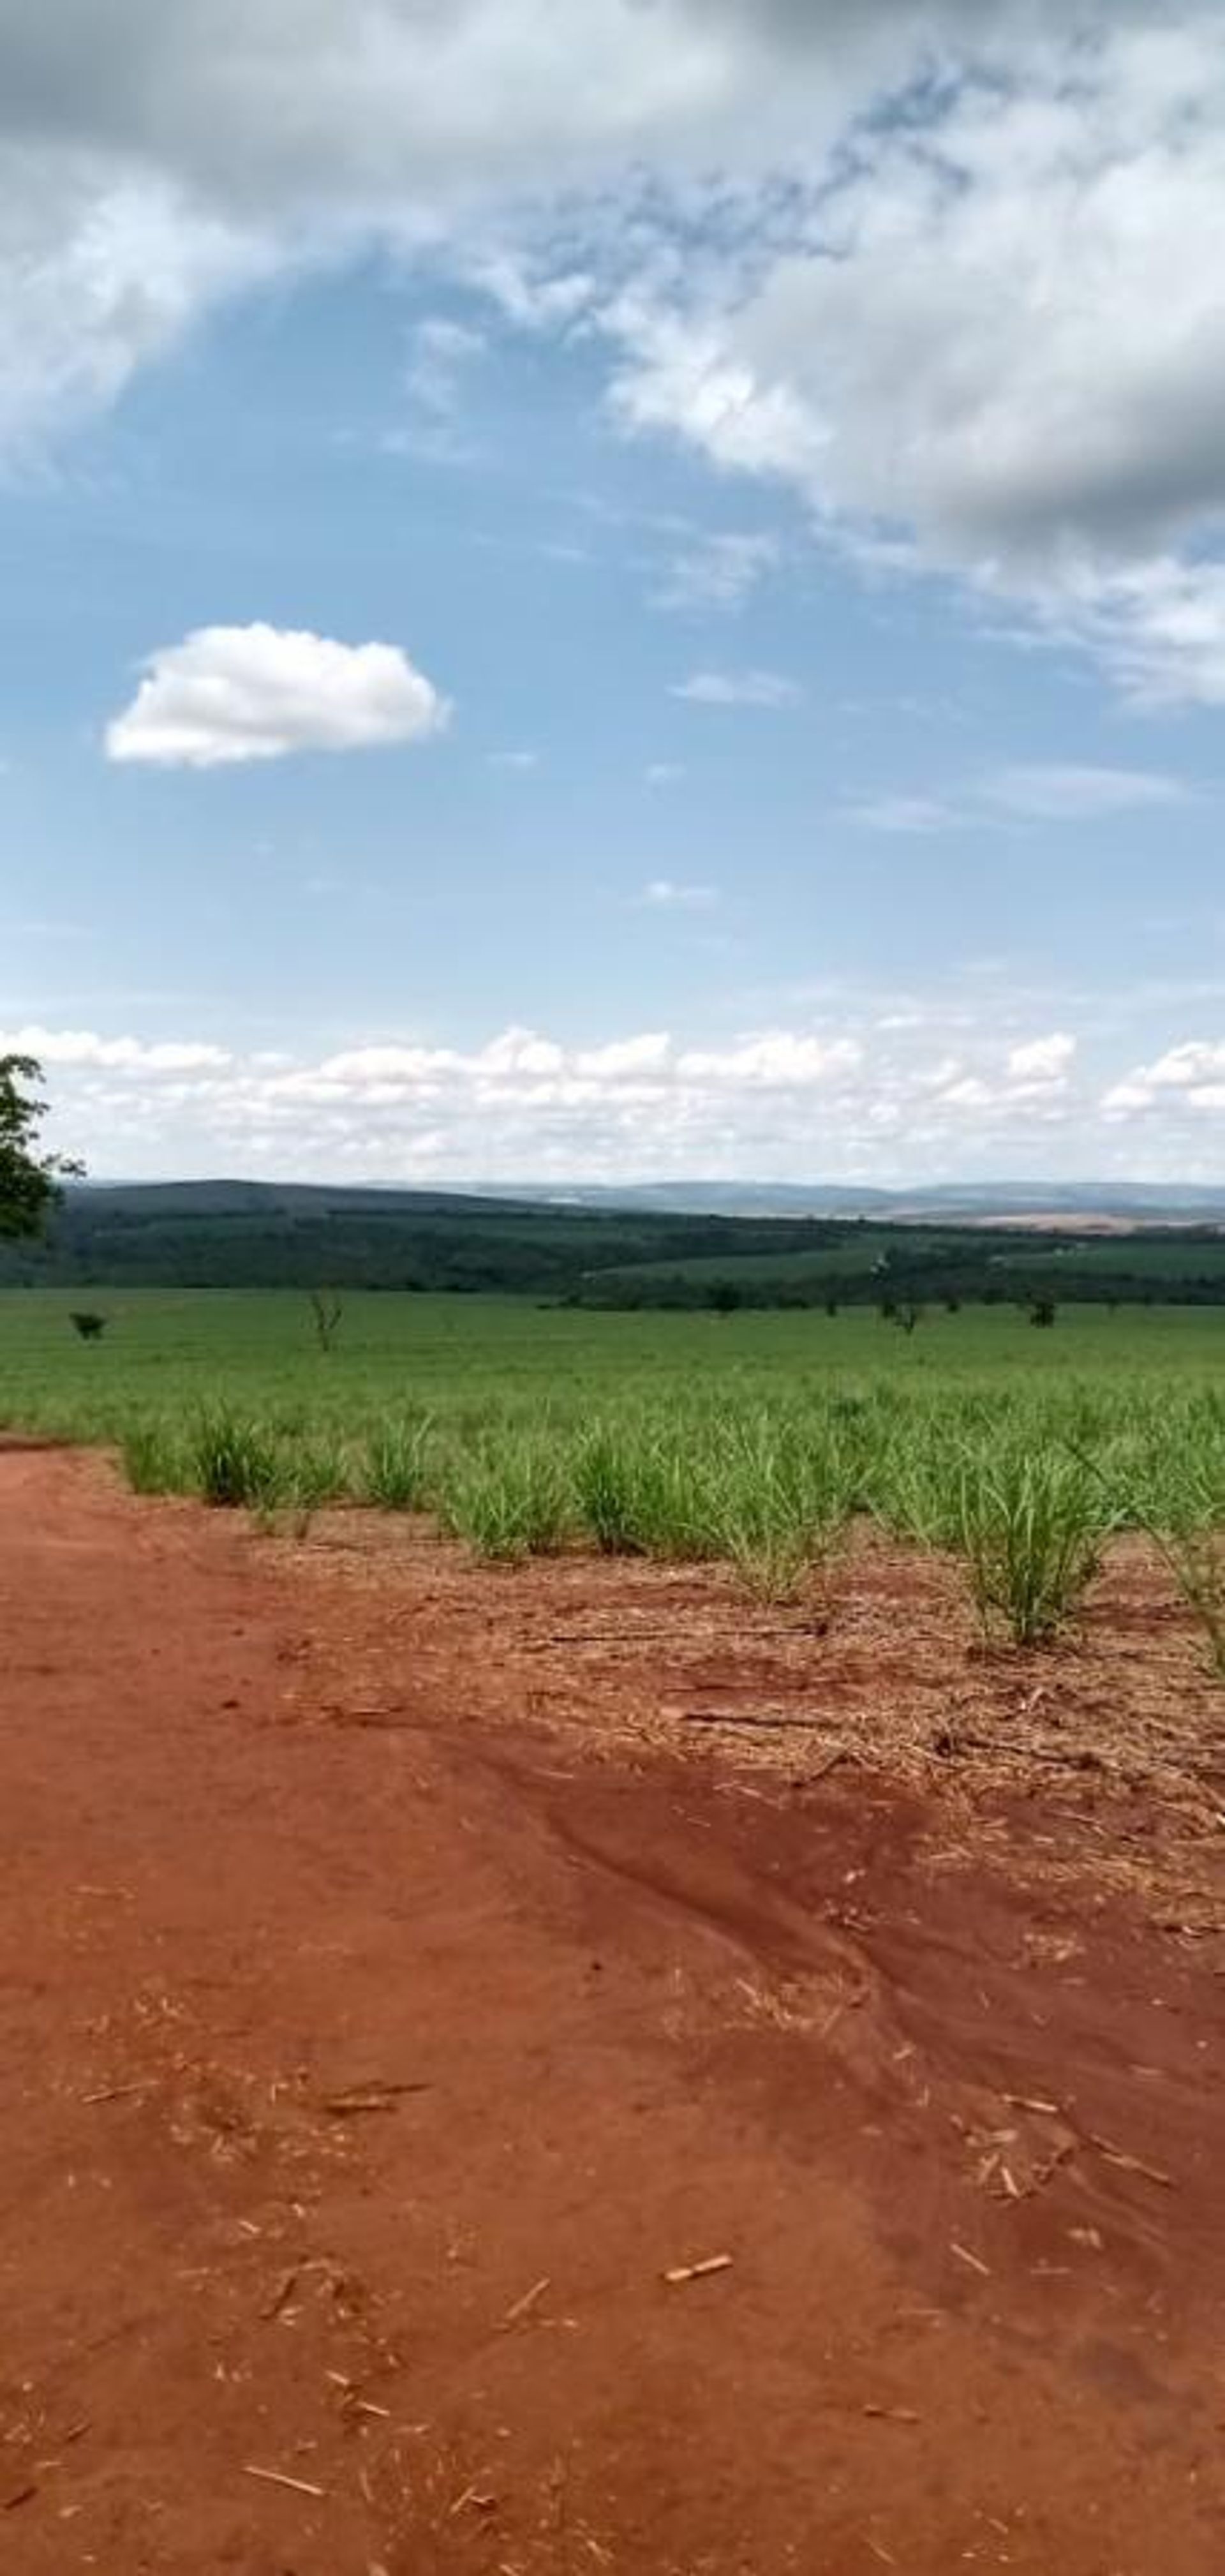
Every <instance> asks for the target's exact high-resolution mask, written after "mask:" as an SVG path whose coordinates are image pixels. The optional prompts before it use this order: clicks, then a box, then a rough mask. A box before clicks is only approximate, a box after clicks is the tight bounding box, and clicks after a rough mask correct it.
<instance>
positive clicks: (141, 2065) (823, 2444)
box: [0, 1452, 1225, 2576]
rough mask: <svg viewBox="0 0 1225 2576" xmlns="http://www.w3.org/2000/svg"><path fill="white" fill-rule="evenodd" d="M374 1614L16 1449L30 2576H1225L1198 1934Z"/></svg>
mask: <svg viewBox="0 0 1225 2576" xmlns="http://www.w3.org/2000/svg"><path fill="white" fill-rule="evenodd" d="M472 1580H473V1585H474V1587H475V1586H478V1585H479V1583H480V1581H481V1578H479V1577H477V1576H474V1577H473V1578H472ZM361 1610H362V1603H361V1600H360V1598H356V1599H355V1593H354V1588H353V1587H352V1586H351V1585H349V1586H346V1585H345V1584H344V1583H342V1582H340V1581H338V1580H337V1578H336V1577H335V1575H334V1574H331V1575H330V1574H329V1572H328V1569H327V1567H326V1565H322V1566H321V1567H320V1568H319V1570H318V1572H317V1573H316V1574H314V1575H311V1574H310V1573H309V1572H307V1573H306V1574H305V1575H304V1573H303V1569H302V1567H301V1565H300V1564H299V1565H297V1566H294V1567H291V1566H290V1565H289V1564H288V1563H287V1562H286V1561H284V1560H283V1559H282V1557H281V1556H280V1554H279V1553H278V1550H277V1549H276V1548H275V1547H274V1546H270V1545H268V1543H267V1542H260V1541H258V1540H257V1539H255V1538H253V1537H252V1536H251V1535H250V1534H249V1533H247V1532H246V1531H245V1530H243V1529H241V1528H239V1527H237V1526H235V1525H234V1524H232V1523H230V1522H228V1521H225V1520H223V1519H220V1518H209V1517H207V1516H205V1515H203V1514H199V1513H196V1512H194V1511H188V1510H182V1509H177V1508H172V1507H167V1508H162V1507H157V1506H151V1505H148V1504H140V1503H137V1502H135V1501H133V1500H132V1499H130V1498H128V1497H127V1496H124V1495H122V1494H120V1493H119V1492H118V1490H117V1488H116V1487H115V1485H114V1484H113V1482H112V1480H111V1478H110V1476H109V1473H108V1471H107V1470H106V1468H105V1467H104V1466H103V1465H102V1464H101V1463H100V1462H98V1461H95V1460H91V1459H81V1458H76V1457H72V1456H68V1455H55V1454H49V1453H42V1454H39V1453H34V1452H31V1453H26V1454H22V1453H15V1452H8V1453H6V1454H0V1622H2V1632H0V1633H2V1635H3V1674H2V1679H0V1833H2V1835H3V1870H2V1872H0V2043H2V2045H0V2319H2V2321H3V2340H2V2344H0V2566H2V2567H3V2568H4V2570H5V2571H6V2576H9V2571H11V2576H71V2571H75V2570H77V2569H79V2568H96V2569H99V2570H100V2571H103V2576H144V2571H154V2570H156V2571H159V2576H162V2571H176V2576H187V2571H191V2572H192V2576H213V2571H218V2570H233V2571H240V2576H430V2571H433V2570H452V2569H455V2570H464V2569H471V2570H473V2571H475V2576H540V2571H559V2572H560V2571H564V2576H579V2571H581V2572H582V2576H599V2571H601V2570H605V2569H607V2570H612V2571H618V2570H633V2571H647V2570H650V2571H658V2576H784V2571H790V2570H795V2571H798V2576H873V2571H874V2570H876V2569H878V2568H882V2567H883V2568H896V2569H899V2570H902V2571H907V2576H954V2571H956V2570H958V2569H960V2568H962V2567H971V2568H974V2567H977V2568H980V2569H995V2568H1012V2569H1014V2570H1022V2571H1028V2576H1209V2571H1216V2570H1219V2568H1220V2567H1221V2566H1222V2565H1223V2564H1225V2474H1223V2470H1222V2430H1223V2428H1225V2347H1223V2345H1222V2340H1221V2334H1220V2320H1221V2297H1222V2292H1223V2290H1225V2225H1223V2221H1225V2155H1223V2153H1222V2149H1223V2147H1225V2116H1223V2108H1222V2090H1221V2064H1220V2053H1219V2052H1220V2039H1221V2029H1222V2019H1223V2013H1225V1976H1223V1975H1222V1973H1221V1972H1222V1969H1223V1968H1225V1957H1223V1956H1222V1951H1221V1945H1220V1943H1219V1941H1213V1940H1212V1939H1211V1938H1209V1937H1201V1938H1198V1939H1197V1940H1195V1941H1194V1942H1192V1941H1188V1940H1185V1939H1182V1938H1180V1937H1179V1936H1178V1935H1177V1934H1176V1933H1170V1932H1163V1931H1162V1930H1161V1929H1160V1928H1158V1927H1157V1926H1155V1925H1154V1924H1152V1923H1151V1922H1148V1921H1146V1920H1145V1919H1144V1917H1143V1916H1142V1914H1141V1913H1140V1912H1139V1910H1138V1909H1129V1908H1128V1906H1127V1905H1125V1904H1124V1903H1123V1902H1122V1900H1120V1899H1116V1898H1113V1897H1111V1898H1109V1899H1108V1898H1107V1897H1106V1896H1105V1895H1104V1894H1103V1893H1102V1892H1101V1889H1100V1886H1098V1885H1096V1884H1095V1882H1093V1881H1091V1880H1089V1879H1087V1878H1086V1879H1085V1880H1084V1881H1083V1882H1078V1881H1077V1879H1076V1878H1075V1877H1074V1876H1073V1875H1072V1874H1071V1873H1070V1872H1069V1871H1066V1870H1065V1871H1057V1872H1056V1873H1055V1875H1054V1876H1053V1877H1052V1880H1051V1883H1050V1885H1049V1887H1047V1888H1045V1889H1042V1890H1038V1891H1035V1888H1034V1886H1033V1884H1032V1883H1031V1884H1030V1885H1029V1886H1028V1887H1025V1886H1023V1885H1022V1884H1021V1883H1020V1881H1019V1879H1018V1878H1017V1877H1016V1876H1015V1875H1013V1874H1011V1873H1010V1871H1009V1868H1008V1866H1007V1853H1006V1850H1005V1849H1004V1848H1003V1845H1004V1843H1005V1841H1006V1837H1005V1835H1004V1834H1003V1833H1002V1831H1001V1829H1000V1815H999V1814H997V1815H996V1817H995V1820H994V1821H995V1826H996V1830H995V1832H994V1835H993V1836H992V1837H991V1838H990V1856H989V1854H988V1850H987V1847H986V1845H984V1848H983V1851H982V1853H981V1854H980V1856H979V1857H978V1858H977V1859H974V1858H972V1857H967V1856H966V1853H965V1851H964V1848H958V1849H952V1848H951V1847H948V1846H949V1841H950V1838H949V1836H948V1834H947V1831H946V1829H945V1827H944V1825H943V1824H942V1820H941V1818H940V1816H939V1815H938V1814H937V1815H933V1813H932V1811H931V1802H930V1801H929V1803H928V1806H927V1807H926V1808H924V1807H923V1806H922V1805H921V1804H920V1802H919V1800H918V1798H917V1797H916V1795H915V1794H914V1793H913V1792H911V1793H908V1794H906V1795H903V1794H902V1793H901V1792H900V1791H895V1790H891V1789H890V1788H889V1787H888V1785H887V1783H885V1782H883V1781H881V1780H879V1779H874V1780H869V1781H867V1782H865V1781H864V1780H863V1779H862V1778H860V1777H855V1776H851V1775H849V1774H848V1773H847V1772H846V1771H845V1770H843V1771H839V1772H838V1773H835V1774H834V1775H832V1776H830V1777H827V1778H825V1779H817V1778H814V1779H813V1780H812V1781H811V1783H810V1785H809V1786H808V1787H807V1788H806V1789H804V1790H802V1791H798V1792H794V1793H791V1794H788V1793H786V1792H783V1791H780V1794H779V1795H778V1796H777V1797H774V1796H772V1795H771V1794H770V1793H769V1790H768V1787H766V1788H763V1785H762V1781H761V1775H760V1774H754V1775H753V1780H752V1781H751V1782H750V1781H748V1780H741V1779H738V1778H737V1776H736V1775H735V1774H734V1773H729V1772H728V1771H726V1770H724V1769H722V1768H720V1767H719V1765H718V1764H716V1763H711V1762H708V1761H706V1760H703V1761H701V1762H699V1763H690V1764H688V1765H683V1764H681V1763H679V1762H675V1761H669V1760H666V1759H663V1758H652V1757H649V1756H646V1757H644V1756H642V1755H641V1754H640V1755H639V1757H638V1758H637V1759H636V1760H632V1759H630V1758H629V1756H628V1755H627V1756H623V1757H621V1758H610V1752H609V1745H608V1743H607V1741H605V1742H604V1743H603V1746H602V1748H601V1749H602V1758H601V1759H598V1760H597V1759H596V1758H595V1757H594V1755H588V1754H586V1753H585V1752H584V1751H583V1750H582V1748H581V1746H580V1747H579V1748H578V1749H576V1745H575V1740H574V1737H573V1736H572V1735H562V1736H550V1735H548V1734H546V1733H543V1732H541V1731H539V1730H538V1731H536V1732H535V1733H533V1732H531V1731H530V1730H528V1729H527V1728H526V1726H523V1725H520V1724H519V1723H517V1717H516V1711H515V1709H514V1708H513V1706H512V1707H510V1708H509V1709H508V1710H507V1711H506V1712H505V1720H506V1722H505V1723H503V1724H502V1725H500V1726H498V1727H490V1726H488V1725H486V1724H484V1723H481V1724H475V1723H471V1722H467V1723H465V1722H464V1721H465V1719H469V1718H470V1714H471V1713H470V1711H468V1710H466V1709H465V1708H464V1706H463V1705H462V1688H463V1680H462V1666H461V1667H459V1668H458V1678H457V1680H456V1683H455V1686H454V1688H452V1689H450V1690H448V1687H447V1684H446V1667H445V1655H444V1652H443V1643H444V1641H443V1640H442V1639H441V1637H440V1635H439V1634H438V1633H435V1634H433V1635H432V1636H430V1637H429V1638H428V1639H424V1638H423V1655H424V1658H425V1669H426V1670H427V1671H428V1692H427V1693H426V1692H418V1693H416V1694H412V1693H410V1694H409V1697H410V1700H411V1703H412V1704H411V1709H410V1712H409V1714H407V1715H403V1716H402V1717H401V1718H400V1719H399V1720H398V1721H397V1722H394V1723H387V1724H380V1723H376V1722H362V1723H352V1722H350V1723H349V1724H346V1725H342V1724H338V1723H337V1722H336V1720H335V1715H334V1712H335V1710H336V1708H337V1706H338V1705H339V1704H340V1703H341V1702H343V1700H344V1694H345V1690H346V1687H347V1686H349V1685H350V1684H351V1677H352V1673H353V1668H354V1650H353V1636H354V1623H355V1618H359V1617H360V1615H361ZM425 1616H426V1613H425V1612H424V1611H423V1613H422V1619H423V1622H424V1619H425ZM388 1651H390V1650H388ZM398 1654H399V1657H400V1662H399V1667H398V1670H397V1671H396V1672H389V1673H388V1674H387V1676H386V1678H387V1682H388V1691H389V1698H388V1705H391V1699H392V1697H393V1696H394V1690H393V1686H394V1685H395V1684H396V1683H397V1682H398V1683H400V1684H403V1682H404V1679H405V1673H406V1670H410V1669H411V1661H412V1655H413V1635H412V1630H411V1624H410V1625H409V1626H408V1627H407V1628H406V1629H402V1630H401V1632H400V1636H399V1645H398ZM362 1674H363V1692H364V1693H365V1694H368V1693H369V1691H370V1688H371V1673H370V1658H369V1655H367V1656H366V1659H365V1661H364V1663H363V1667H362ZM490 1687H491V1680H490V1674H489V1673H488V1672H487V1673H486V1675H485V1681H484V1693H485V1695H486V1696H487V1694H488V1691H489V1689H490ZM402 1697H403V1695H402V1693H401V1703H397V1704H402ZM423 1697H424V1698H425V1699H426V1701H427V1704H426V1705H425V1706H420V1705H419V1701H420V1700H421V1699H422V1698H423ZM366 1704H367V1703H366V1702H365V1701H364V1702H363V1707H365V1706H366ZM329 1712H333V1714H331V1715H329ZM354 1714H357V1715H359V1716H360V1715H361V1714H362V1712H360V1711H359V1712H354V1711H353V1710H352V1708H350V1716H351V1717H352V1716H353V1715H354ZM1044 1794H1045V1793H1044ZM1050 1796H1051V1799H1052V1801H1053V1800H1054V1798H1055V1791H1054V1790H1053V1789H1052V1791H1051V1793H1050ZM1001 1812H1002V1811H1001ZM1015 1831H1016V1832H1017V1834H1018V1835H1019V1834H1022V1833H1023V1834H1024V1835H1025V1836H1026V1838H1027V1841H1028V1842H1029V1844H1031V1845H1032V1843H1033V1839H1034V1837H1035V1836H1036V1835H1037V1834H1038V1833H1039V1832H1040V1831H1048V1832H1049V1833H1050V1834H1051V1836H1052V1843H1051V1846H1050V1848H1051V1849H1052V1850H1053V1851H1055V1852H1056V1853H1057V1852H1058V1849H1059V1847H1060V1843H1061V1838H1063V1840H1065V1841H1066V1839H1067V1836H1068V1834H1069V1832H1070V1831H1071V1827H1070V1825H1069V1824H1068V1823H1067V1821H1066V1819H1065V1818H1064V1816H1063V1814H1062V1811H1061V1810H1060V1809H1059V1808H1058V1807H1057V1806H1056V1805H1054V1804H1052V1806H1051V1811H1050V1813H1049V1815H1047V1814H1046V1813H1045V1812H1044V1811H1043V1810H1042V1809H1040V1808H1039V1807H1036V1806H1035V1805H1033V1804H1031V1805H1029V1806H1028V1807H1027V1808H1026V1809H1025V1811H1024V1814H1023V1817H1022V1818H1021V1820H1020V1821H1019V1822H1018V1823H1017V1825H1016V1826H1015ZM942 1838H943V1839H942ZM1199 1929H1200V1930H1201V1932H1202V1931H1203V1927H1202V1926H1201V1927H1199ZM715 2256H729V2257H730V2258H731V2260H730V2263H729V2264H727V2265H726V2266H725V2267H724V2268H723V2269H721V2270H719V2271H717V2272H712V2273H710V2274H709V2275H707V2276H706V2277H702V2278H698V2279H693V2280H688V2281H685V2282H679V2283H674V2284H669V2283H668V2282H667V2281H666V2280H665V2279H664V2277H663V2276H664V2275H665V2274H666V2273H667V2272H668V2271H669V2270H671V2269H674V2268H676V2267H679V2266H684V2265H694V2264H699V2263H701V2262H702V2261H703V2260H705V2259H707V2258H711V2257H715ZM256 2473H258V2474H256ZM295 2482H296V2483H295Z"/></svg>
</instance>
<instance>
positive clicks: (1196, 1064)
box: [1102, 1038, 1225, 1119]
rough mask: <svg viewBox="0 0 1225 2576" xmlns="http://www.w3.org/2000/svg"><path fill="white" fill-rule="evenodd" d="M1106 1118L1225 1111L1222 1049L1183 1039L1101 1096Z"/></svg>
mask: <svg viewBox="0 0 1225 2576" xmlns="http://www.w3.org/2000/svg"><path fill="white" fill-rule="evenodd" d="M1102 1107H1103V1109H1104V1111H1105V1113H1106V1116H1107V1117H1108V1118H1114V1119H1122V1118H1131V1117H1137V1116H1139V1117H1143V1116H1145V1115H1147V1114H1148V1113H1150V1112H1151V1111H1154V1110H1161V1111H1164V1112H1169V1111H1170V1110H1174V1111H1177V1110H1179V1109H1181V1108H1186V1109H1188V1110H1190V1111H1191V1113H1192V1114H1193V1115H1194V1114H1195V1113H1198V1114H1199V1115H1201V1116H1203V1115H1205V1114H1214V1115H1215V1114H1216V1113H1218V1112H1219V1111H1220V1110H1222V1109H1225V1045H1222V1044H1219V1043H1217V1044H1214V1043H1212V1042H1211V1041H1208V1040H1205V1039H1202V1038H1188V1039H1185V1040H1184V1042H1183V1043H1182V1045H1181V1046H1175V1047H1170V1048H1169V1049H1168V1050H1167V1052H1166V1054H1165V1055H1161V1056H1158V1057H1157V1058H1156V1059H1155V1061H1154V1062H1153V1063H1152V1064H1146V1065H1139V1066H1137V1068H1136V1070H1135V1072H1134V1073H1131V1074H1128V1076H1127V1077H1126V1079H1125V1080H1124V1081H1122V1082H1116V1083H1113V1084H1112V1085H1111V1087H1110V1089H1109V1090H1108V1091H1107V1092H1106V1093H1105V1094H1104V1096H1103V1100H1102Z"/></svg>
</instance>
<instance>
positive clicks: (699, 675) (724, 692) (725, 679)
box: [672, 671, 804, 707]
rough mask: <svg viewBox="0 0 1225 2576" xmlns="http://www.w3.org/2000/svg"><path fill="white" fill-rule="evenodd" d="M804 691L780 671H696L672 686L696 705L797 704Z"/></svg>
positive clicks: (680, 695)
mask: <svg viewBox="0 0 1225 2576" xmlns="http://www.w3.org/2000/svg"><path fill="white" fill-rule="evenodd" d="M803 694H804V693H803V690H802V689H800V688H799V687H798V686H797V684H796V682H795V681H794V680H787V679H784V678H783V676H782V674H781V672H778V671H694V672H693V673H692V674H691V676H690V677H689V678H688V679H687V680H678V681H677V682H676V683H675V684H674V686H673V689H672V696H673V697H674V698H686V699H688V701H689V703H690V705H691V706H695V707H794V706H798V705H799V703H800V700H801V698H802V696H803Z"/></svg>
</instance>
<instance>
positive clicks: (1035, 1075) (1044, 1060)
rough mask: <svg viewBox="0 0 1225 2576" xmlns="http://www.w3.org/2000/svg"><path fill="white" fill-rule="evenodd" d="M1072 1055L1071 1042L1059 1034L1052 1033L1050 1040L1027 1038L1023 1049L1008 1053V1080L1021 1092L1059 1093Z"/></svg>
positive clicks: (1070, 1039) (1071, 1039) (1066, 1076)
mask: <svg viewBox="0 0 1225 2576" xmlns="http://www.w3.org/2000/svg"><path fill="white" fill-rule="evenodd" d="M1075 1054H1076V1040H1075V1038H1070V1037H1068V1036H1066V1035H1065V1034H1064V1032H1063V1031H1061V1030H1055V1031H1053V1032H1052V1034H1051V1036H1050V1037H1046V1038H1029V1039H1027V1040H1026V1042H1025V1044H1024V1046H1016V1047H1012V1048H1011V1049H1010V1050H1009V1055H1008V1077H1009V1080H1010V1081H1011V1082H1012V1083H1013V1084H1014V1085H1016V1086H1018V1087H1019V1088H1020V1089H1021V1090H1022V1091H1023V1092H1028V1091H1029V1090H1031V1089H1033V1090H1035V1091H1049V1090H1053V1089H1056V1088H1058V1089H1063V1088H1064V1087H1065V1086H1066V1084H1067V1079H1068V1075H1069V1072H1070V1070H1071V1067H1072V1062H1073V1059H1074V1057H1075Z"/></svg>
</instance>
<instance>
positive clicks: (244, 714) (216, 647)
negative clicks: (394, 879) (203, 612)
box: [106, 625, 448, 769]
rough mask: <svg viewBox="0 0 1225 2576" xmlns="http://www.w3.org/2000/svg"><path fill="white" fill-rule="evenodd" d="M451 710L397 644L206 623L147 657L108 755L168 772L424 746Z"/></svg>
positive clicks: (112, 729) (111, 733)
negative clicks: (293, 755) (302, 754)
mask: <svg viewBox="0 0 1225 2576" xmlns="http://www.w3.org/2000/svg"><path fill="white" fill-rule="evenodd" d="M447 715H448V709H447V705H446V701H445V699H443V698H441V697H440V696H439V694H438V691H437V689H435V687H434V686H433V683H432V682H431V681H429V680H427V679H426V678H425V677H424V676H423V674H422V673H421V672H420V671H417V670H414V668H413V665H412V663H411V662H410V661H409V660H408V657H407V655H406V654H404V653H402V652H401V651H400V648H399V646H398V645H395V644H337V643H334V642H333V641H332V640H331V638H330V637H328V636H325V635H311V634H307V633H296V632H293V631H286V630H284V629H282V628H280V627H276V626H264V625H255V626H202V627H199V628H197V630H196V632H195V633H194V634H193V635H188V636H187V637H185V639H184V641H183V642H182V643H181V644H173V645H170V646H168V647H167V648H166V649H165V650H163V651H161V652H158V653H154V654H152V655H151V656H150V659H149V661H148V663H147V665H146V669H145V676H144V678H143V679H142V681H141V683H140V686H139V688H138V690H137V692H136V695H135V697H134V699H133V700H132V704H131V706H130V707H127V708H126V709H125V710H124V712H123V714H122V715H119V716H116V717H115V719H114V721H113V723H111V724H110V725H108V727H107V732H106V752H107V758H108V759H109V760H116V761H145V762H150V763H154V764H156V765H157V766H159V767H161V768H166V769H172V768H183V769H216V768H220V767H222V766H224V765H226V764H228V763H232V762H235V761H246V760H279V759H280V758H282V757H283V755H284V754H286V753H287V752H293V751H360V750H365V749H368V748H369V747H371V746H372V745H376V744H380V743H398V742H421V741H424V740H426V739H427V738H428V737H429V735H431V734H435V733H438V732H439V731H440V730H441V728H442V727H443V726H444V725H445V724H446V721H447Z"/></svg>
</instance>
